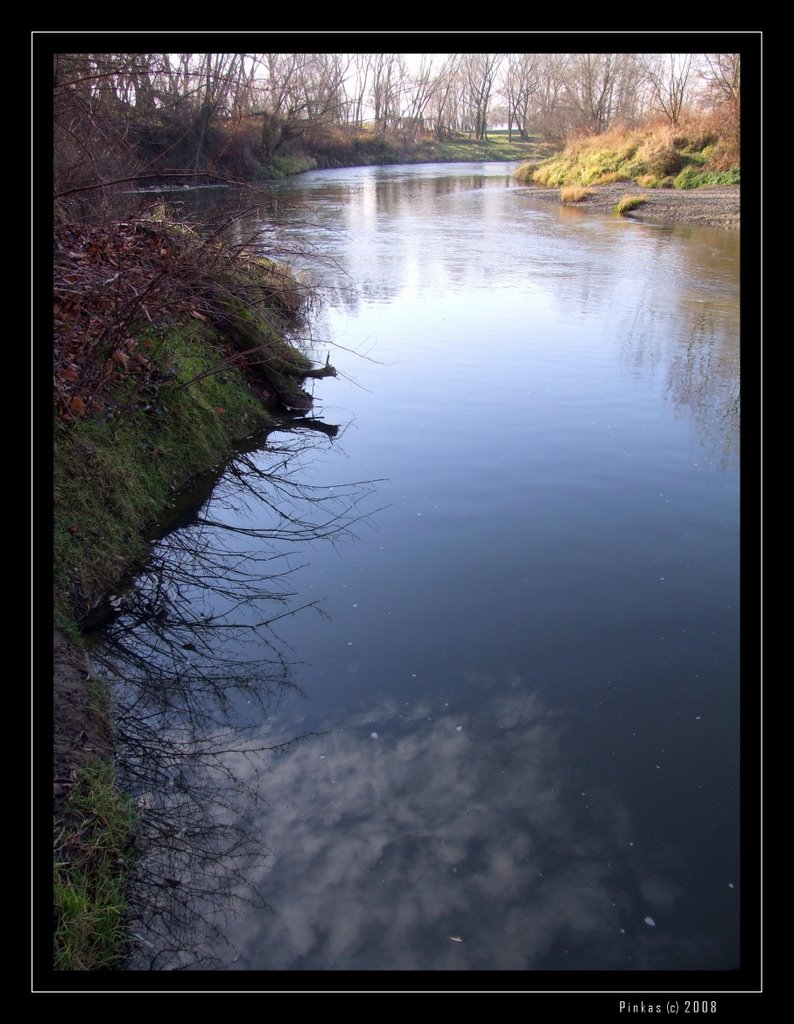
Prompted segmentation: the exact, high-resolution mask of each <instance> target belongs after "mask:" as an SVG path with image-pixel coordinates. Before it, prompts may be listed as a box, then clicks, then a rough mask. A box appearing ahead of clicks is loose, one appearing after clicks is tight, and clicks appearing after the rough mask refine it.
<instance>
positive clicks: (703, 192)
mask: <svg viewBox="0 0 794 1024" xmlns="http://www.w3.org/2000/svg"><path fill="white" fill-rule="evenodd" d="M740 188H741V186H739V185H723V186H718V187H715V188H698V189H690V190H684V189H648V188H640V186H639V185H637V184H636V183H635V182H631V181H621V182H615V183H613V184H610V185H590V186H587V187H586V188H584V189H583V190H582V196H581V198H580V199H578V200H577V201H576V202H575V203H566V204H565V205H570V206H575V207H577V208H578V209H584V210H596V211H598V212H601V213H612V212H614V211H615V206H616V205H617V204H618V203H620V202H621V200H625V199H627V198H635V197H636V198H639V199H641V200H642V202H641V204H639V205H637V206H635V207H634V208H633V209H630V210H626V211H625V212H624V213H623V216H628V217H632V218H634V219H635V220H648V221H668V222H675V223H680V224H696V225H699V226H701V227H717V228H727V229H729V230H738V229H739V227H740ZM562 193H563V190H561V189H559V188H544V187H543V186H540V185H530V186H528V187H527V189H526V192H525V193H523V194H525V195H526V196H527V198H528V199H532V200H535V199H539V200H541V201H543V202H551V203H563V202H564V200H563V198H562Z"/></svg>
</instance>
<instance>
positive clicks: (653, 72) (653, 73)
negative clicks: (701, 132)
mask: <svg viewBox="0 0 794 1024" xmlns="http://www.w3.org/2000/svg"><path fill="white" fill-rule="evenodd" d="M643 65H644V68H645V75H646V77H647V80H648V82H649V84H650V87H651V92H652V95H653V99H654V102H655V104H656V106H657V108H658V109H660V110H661V111H662V113H663V114H664V115H665V117H666V118H667V120H668V121H669V122H670V124H671V125H673V126H674V127H675V126H676V125H677V124H678V123H679V121H680V120H681V115H682V113H683V111H684V106H685V103H686V99H687V89H688V85H689V82H690V77H691V73H692V54H691V53H668V54H647V55H646V56H645V58H644V60H643Z"/></svg>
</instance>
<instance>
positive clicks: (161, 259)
mask: <svg viewBox="0 0 794 1024" xmlns="http://www.w3.org/2000/svg"><path fill="white" fill-rule="evenodd" d="M54 243H55V259H54V287H53V327H54V337H53V343H54V344H53V349H54V366H53V389H54V401H55V407H56V410H57V413H58V415H59V416H60V418H61V419H62V420H63V421H65V422H67V423H73V422H74V421H75V420H77V419H81V418H83V417H84V416H87V415H90V414H91V413H92V412H94V411H96V410H98V409H101V408H105V407H107V406H108V405H110V406H111V407H113V405H114V404H115V405H116V407H118V408H124V407H127V405H128V395H129V390H130V389H129V387H126V390H125V392H124V396H125V397H119V398H118V400H114V399H113V394H114V393H115V390H116V389H117V388H118V386H119V385H126V384H127V383H129V382H131V383H132V384H133V386H134V390H135V391H137V392H138V393H139V394H141V395H143V394H144V393H148V392H150V391H151V389H152V386H154V389H155V391H156V385H157V383H158V381H157V380H156V379H155V378H156V375H157V371H156V369H155V367H154V366H153V365H152V364H151V362H150V360H148V359H147V358H146V357H145V356H143V355H142V354H140V353H139V352H137V351H136V349H137V341H136V338H135V334H136V332H137V331H138V330H140V329H141V328H142V327H143V326H144V325H148V324H150V323H152V322H154V323H157V322H158V320H162V321H165V320H166V319H167V318H171V317H173V315H174V314H175V313H176V314H177V315H179V314H180V313H181V315H183V316H185V317H187V316H192V317H193V318H195V319H197V320H202V321H205V322H207V321H208V319H209V317H208V316H207V314H206V313H204V312H202V310H201V307H200V305H198V304H197V296H196V294H195V291H194V285H195V260H194V259H193V258H192V257H191V253H190V252H189V251H187V248H186V247H185V246H184V244H183V243H182V241H181V240H179V239H175V238H174V236H173V235H172V234H169V233H168V230H167V228H165V227H160V226H155V225H150V224H148V223H139V224H134V223H125V224H112V225H108V226H104V227H102V226H95V225H73V224H72V225H70V224H63V223H58V224H56V227H55V234H54ZM191 275H192V276H191ZM153 397H154V395H150V400H151V398H153Z"/></svg>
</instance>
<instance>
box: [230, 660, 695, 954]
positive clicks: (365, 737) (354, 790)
mask: <svg viewBox="0 0 794 1024" xmlns="http://www.w3.org/2000/svg"><path fill="white" fill-rule="evenodd" d="M458 725H462V726H463V729H462V730H460V731H459V730H458V729H457V726H458ZM373 732H377V738H373V737H372V733H373ZM564 734H565V732H564V723H563V722H562V721H561V720H559V719H556V718H555V717H554V716H553V715H551V714H549V713H547V712H546V711H545V709H544V708H543V707H542V705H541V703H540V701H539V699H538V697H537V696H536V695H535V694H533V693H529V692H525V691H524V690H523V689H522V688H521V686H520V682H519V681H518V680H516V679H515V678H513V688H512V690H510V689H508V690H507V692H506V693H503V695H502V696H497V697H493V696H492V697H491V698H490V700H489V702H488V705H487V708H483V709H482V711H481V712H478V713H477V714H474V713H471V712H468V713H464V714H463V715H461V714H457V715H456V714H455V713H454V712H453V711H452V710H451V709H449V708H447V707H442V708H438V707H437V706H433V705H431V703H430V702H429V701H426V702H425V701H423V702H420V703H413V704H411V705H410V706H409V705H402V706H400V705H399V704H398V703H396V702H395V701H392V700H389V701H386V702H384V703H381V704H379V705H378V706H376V707H373V709H372V710H371V711H368V712H364V713H361V714H359V715H357V716H355V717H351V718H348V719H347V720H346V721H345V722H344V723H343V724H342V725H341V726H340V727H337V728H334V729H332V731H330V732H329V733H328V734H327V735H325V736H321V737H318V738H316V739H315V740H313V741H311V742H308V743H305V744H303V745H301V746H300V747H298V748H296V749H295V750H293V751H291V752H290V753H288V754H286V755H285V756H284V757H283V758H280V759H278V760H276V761H275V762H274V763H273V765H272V772H271V774H270V775H269V777H268V779H267V781H266V783H265V787H264V789H265V793H264V795H265V798H266V800H267V802H268V808H267V810H266V812H265V813H264V814H263V815H262V816H261V818H260V820H259V827H260V828H261V830H262V832H263V835H264V836H265V837H266V841H267V844H268V847H269V849H270V850H271V851H272V856H271V857H269V858H268V859H267V860H266V861H265V862H264V863H263V864H262V865H261V873H260V875H259V877H258V878H257V880H256V881H257V884H262V885H263V886H264V889H265V891H266V893H267V898H268V902H269V904H270V906H271V907H272V909H273V910H274V911H275V913H273V914H267V915H262V914H255V913H251V914H249V915H247V916H243V917H242V918H241V919H240V920H239V921H238V922H237V924H236V927H235V937H234V942H235V945H236V947H237V948H238V949H240V950H242V951H243V952H244V954H245V956H244V957H242V958H241V960H240V962H239V963H237V964H236V965H235V966H236V967H239V968H246V967H247V968H249V969H251V968H253V969H260V970H262V969H267V970H274V969H283V970H289V969H292V970H294V969H315V970H329V969H330V970H334V969H342V970H361V969H364V970H366V969H381V970H426V969H434V970H448V969H454V970H461V969H463V970H477V969H490V970H521V969H566V968H569V969H620V970H624V969H633V968H647V969H653V968H669V967H670V966H689V967H704V966H708V965H707V964H706V963H705V962H704V958H706V959H707V958H708V952H707V950H706V949H705V946H704V940H703V939H702V937H699V936H694V935H693V936H690V937H688V938H684V939H682V936H681V935H680V934H679V935H674V934H673V933H672V930H671V929H669V928H668V930H667V932H665V925H666V924H668V922H670V919H671V917H673V915H674V911H675V907H676V904H677V902H678V900H679V897H680V893H679V892H677V890H676V888H675V887H674V885H673V884H672V883H671V882H670V880H669V879H668V878H667V877H666V874H667V872H666V870H665V866H664V865H663V864H661V863H658V862H657V863H654V864H652V865H651V864H649V863H648V862H647V861H646V860H645V859H644V858H643V856H642V854H641V853H640V852H639V851H636V850H635V849H634V848H633V846H632V845H630V844H631V843H632V840H631V824H630V821H629V820H628V816H627V814H626V812H625V810H623V809H622V807H621V806H620V804H619V803H617V802H616V801H615V800H614V799H612V798H610V796H609V794H608V793H605V792H601V793H599V792H592V793H587V792H585V793H580V792H576V791H575V788H576V787H575V786H574V785H573V784H572V783H571V782H569V781H566V779H567V778H568V777H569V776H570V772H569V771H568V772H566V758H565V752H564V749H563V738H564ZM234 770H235V773H236V774H239V776H244V775H245V773H246V771H247V768H246V765H245V764H244V763H242V762H241V763H240V764H238V765H235V766H234ZM649 914H650V915H653V917H654V918H655V920H656V922H657V924H658V927H657V928H655V929H651V928H649V927H648V926H647V925H646V924H645V923H644V917H645V916H646V915H649ZM453 938H454V939H457V938H460V939H462V941H461V942H457V941H452V940H453Z"/></svg>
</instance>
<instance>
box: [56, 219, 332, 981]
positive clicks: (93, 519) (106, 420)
mask: <svg viewBox="0 0 794 1024" xmlns="http://www.w3.org/2000/svg"><path fill="white" fill-rule="evenodd" d="M305 299H306V295H305V292H304V289H302V287H301V285H300V283H299V282H298V281H297V280H296V279H295V277H294V276H293V275H292V274H291V273H290V272H289V271H288V270H287V269H286V268H284V267H283V266H280V265H278V264H277V263H273V262H272V261H270V260H266V259H262V258H258V257H253V256H251V255H250V254H247V253H245V252H243V251H241V250H231V249H228V248H227V247H225V246H223V245H221V244H219V243H217V242H215V241H209V240H208V239H206V238H202V237H200V236H198V235H197V234H195V233H193V232H192V231H189V230H187V229H186V228H184V227H183V226H180V225H175V224H169V223H165V222H161V223H153V222H146V223H139V224H119V225H105V226H104V227H91V228H89V227H87V226H85V225H74V224H68V223H61V224H59V225H58V226H57V228H56V249H55V346H54V352H55V358H54V411H55V415H54V444H53V487H54V513H53V515H54V523H53V527H54V529H53V556H54V559H53V561H54V578H53V587H54V624H55V645H54V651H55V655H54V662H55V665H54V668H55V672H54V731H55V749H54V763H53V784H54V789H53V797H54V880H53V907H54V954H53V955H54V967H55V968H56V969H69V970H99V969H106V968H112V967H117V966H119V964H120V963H121V961H122V959H123V954H124V934H125V900H124V890H125V877H126V872H127V870H128V867H129V864H130V860H131V857H132V856H133V855H134V836H135V816H134V811H133V808H132V805H131V804H130V802H129V801H128V800H127V799H126V798H125V796H124V795H123V794H122V793H120V792H119V791H118V788H117V786H116V781H115V771H114V768H113V733H112V724H111V722H110V714H109V700H108V695H107V691H106V689H105V688H104V686H103V685H102V683H101V682H100V681H98V680H97V679H95V678H93V677H92V675H91V672H90V669H89V666H88V664H87V661H86V659H85V657H84V655H83V653H82V637H81V623H82V622H83V621H84V620H85V618H86V616H87V615H88V614H89V613H90V612H91V610H92V609H93V608H94V607H95V606H96V605H97V603H98V602H99V600H100V599H101V598H102V597H103V595H105V594H107V593H108V591H109V590H110V589H111V588H113V587H115V586H116V585H117V584H118V583H119V581H120V580H121V579H122V578H123V577H124V575H125V574H128V573H130V572H132V571H133V570H134V569H135V568H136V567H137V566H138V565H140V564H141V562H142V560H143V559H144V558H145V557H146V555H147V552H148V549H149V544H150V542H151V540H152V539H153V537H154V536H155V533H156V530H157V524H158V522H159V521H160V520H161V518H162V517H163V515H164V514H165V513H166V512H167V511H168V509H169V506H170V505H171V504H172V503H173V502H174V498H175V495H176V494H177V493H178V492H179V491H180V490H181V489H182V488H184V487H185V485H186V484H187V483H188V482H189V481H190V480H191V479H192V478H193V477H194V476H195V475H196V474H198V473H200V472H203V471H205V470H207V469H209V468H210V467H212V466H214V465H215V464H217V463H218V462H219V461H221V460H222V459H223V458H224V457H225V456H227V455H228V454H229V452H230V451H231V450H232V448H233V447H234V445H235V444H236V443H237V442H239V441H241V440H242V439H244V438H248V437H250V436H251V435H254V434H256V433H257V432H263V431H264V430H265V429H266V428H267V427H268V426H269V425H270V426H272V425H273V422H274V418H273V417H274V409H275V408H277V407H278V406H279V403H280V406H281V408H283V407H285V406H286V407H287V408H292V409H297V410H299V411H305V410H306V409H308V407H309V405H310V399H309V398H308V396H307V394H306V392H305V391H303V389H302V388H301V380H302V379H303V378H304V377H306V376H307V375H314V376H326V375H329V374H332V373H333V372H334V371H333V370H332V368H330V367H326V368H323V369H322V370H315V371H313V370H312V361H311V360H310V358H309V357H308V356H307V354H306V353H305V352H303V351H301V349H300V348H299V347H298V346H296V345H295V344H293V343H292V342H291V341H290V340H289V339H290V337H292V336H294V335H295V333H296V332H297V328H298V326H299V323H300V317H301V311H302V307H303V304H304V301H305Z"/></svg>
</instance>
